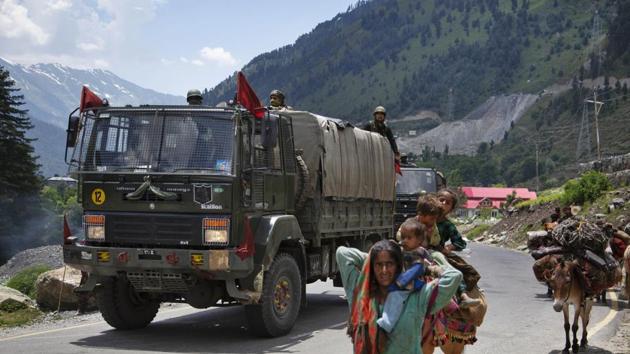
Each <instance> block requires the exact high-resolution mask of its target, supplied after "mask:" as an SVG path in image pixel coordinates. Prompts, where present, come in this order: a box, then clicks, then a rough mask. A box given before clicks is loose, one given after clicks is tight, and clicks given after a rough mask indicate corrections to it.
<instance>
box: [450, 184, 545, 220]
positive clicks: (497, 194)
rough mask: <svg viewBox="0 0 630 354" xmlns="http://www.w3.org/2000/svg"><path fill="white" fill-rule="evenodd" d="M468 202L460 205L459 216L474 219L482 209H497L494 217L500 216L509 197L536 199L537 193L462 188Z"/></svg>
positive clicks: (524, 189) (505, 189)
mask: <svg viewBox="0 0 630 354" xmlns="http://www.w3.org/2000/svg"><path fill="white" fill-rule="evenodd" d="M462 192H463V193H464V194H465V195H466V198H467V200H466V202H465V203H464V204H462V205H460V207H459V209H458V210H457V215H458V216H460V217H472V216H473V215H479V213H480V212H481V209H484V208H485V209H495V210H496V211H493V212H492V216H495V217H496V216H498V209H499V208H501V204H502V203H505V201H506V200H507V198H508V196H509V195H512V193H514V194H515V198H516V199H518V200H530V199H536V192H532V191H530V190H529V189H527V188H494V187H462Z"/></svg>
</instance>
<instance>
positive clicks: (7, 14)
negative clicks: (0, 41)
mask: <svg viewBox="0 0 630 354" xmlns="http://www.w3.org/2000/svg"><path fill="white" fill-rule="evenodd" d="M0 36H3V37H6V38H15V39H20V38H21V37H24V36H26V37H29V38H30V39H31V40H33V41H34V42H35V44H37V45H43V44H46V42H48V38H49V35H48V34H47V33H46V32H44V30H43V29H42V28H41V27H40V26H38V25H37V24H35V22H33V20H31V18H30V17H29V14H28V9H27V8H26V7H24V6H22V5H20V4H18V3H16V2H15V1H14V0H5V1H4V2H2V3H1V4H0Z"/></svg>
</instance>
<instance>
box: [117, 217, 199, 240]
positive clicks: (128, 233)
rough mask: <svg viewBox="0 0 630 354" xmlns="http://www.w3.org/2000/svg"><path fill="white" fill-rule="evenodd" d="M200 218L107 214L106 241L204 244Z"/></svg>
mask: <svg viewBox="0 0 630 354" xmlns="http://www.w3.org/2000/svg"><path fill="white" fill-rule="evenodd" d="M201 219H202V218H201V217H200V216H198V215H177V214H159V215H157V214H130V213H108V214H107V218H105V220H106V225H105V231H106V233H107V235H106V240H107V241H108V242H112V243H119V244H136V245H190V246H195V245H201V244H202V242H201V241H202V239H201V238H202V234H201V233H202V230H201Z"/></svg>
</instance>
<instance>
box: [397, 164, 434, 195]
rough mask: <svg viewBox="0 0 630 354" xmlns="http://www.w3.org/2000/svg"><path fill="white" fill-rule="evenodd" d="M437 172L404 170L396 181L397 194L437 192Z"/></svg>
mask: <svg viewBox="0 0 630 354" xmlns="http://www.w3.org/2000/svg"><path fill="white" fill-rule="evenodd" d="M436 190H437V189H436V185H435V172H434V171H432V170H406V169H403V170H402V176H398V179H397V180H396V194H418V193H420V192H421V191H425V192H427V193H432V192H435V191H436Z"/></svg>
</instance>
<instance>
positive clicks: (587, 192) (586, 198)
mask: <svg viewBox="0 0 630 354" xmlns="http://www.w3.org/2000/svg"><path fill="white" fill-rule="evenodd" d="M611 188H612V185H611V184H610V181H608V177H606V175H605V174H603V173H601V172H597V171H588V172H586V173H584V174H583V175H582V176H580V178H578V179H572V180H570V181H568V182H567V183H566V184H565V185H564V192H563V194H562V197H561V198H560V200H561V201H562V203H563V204H565V205H570V204H577V205H583V204H584V203H586V202H592V201H594V200H595V199H597V198H599V197H600V196H601V195H602V194H603V193H604V192H605V191H607V190H610V189H611Z"/></svg>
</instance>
